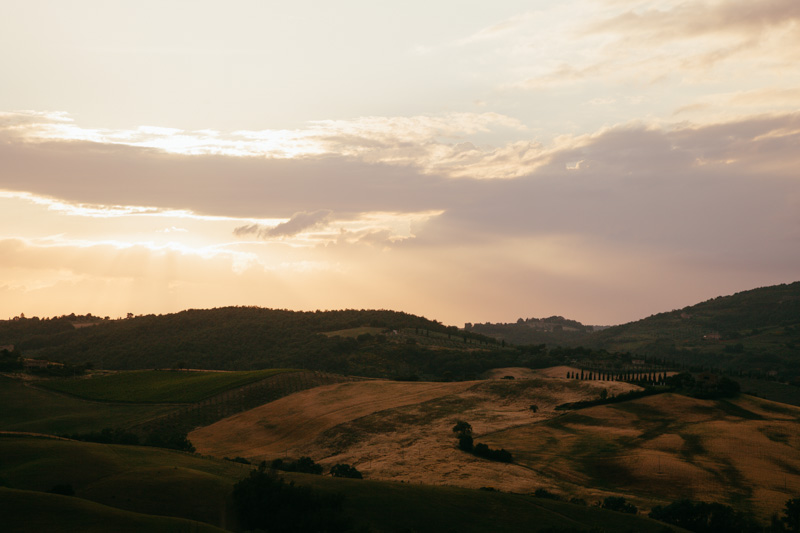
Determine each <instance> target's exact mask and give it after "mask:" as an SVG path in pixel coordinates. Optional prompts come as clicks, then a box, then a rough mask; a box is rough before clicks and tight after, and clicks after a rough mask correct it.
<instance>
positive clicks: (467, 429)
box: [453, 420, 472, 437]
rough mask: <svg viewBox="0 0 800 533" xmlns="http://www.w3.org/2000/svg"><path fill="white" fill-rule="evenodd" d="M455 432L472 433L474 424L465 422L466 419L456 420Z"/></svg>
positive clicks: (459, 433)
mask: <svg viewBox="0 0 800 533" xmlns="http://www.w3.org/2000/svg"><path fill="white" fill-rule="evenodd" d="M453 433H455V434H456V435H458V436H459V437H460V436H461V435H472V426H471V425H470V424H469V422H465V421H464V420H458V421H456V425H455V426H453Z"/></svg>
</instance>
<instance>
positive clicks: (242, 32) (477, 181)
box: [0, 0, 800, 326]
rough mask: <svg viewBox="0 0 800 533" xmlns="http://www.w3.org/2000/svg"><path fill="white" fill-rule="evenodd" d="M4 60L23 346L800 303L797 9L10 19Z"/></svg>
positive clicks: (163, 8)
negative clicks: (302, 317) (260, 314)
mask: <svg viewBox="0 0 800 533" xmlns="http://www.w3.org/2000/svg"><path fill="white" fill-rule="evenodd" d="M389 6H392V7H389ZM0 47H1V49H2V50H3V52H2V54H0V81H1V83H0V318H2V319H6V318H11V317H13V316H16V315H19V314H20V313H24V314H25V315H26V316H33V315H38V316H54V315H61V314H69V313H72V312H75V313H79V314H85V313H92V314H95V315H99V316H105V315H109V316H111V317H112V318H116V317H119V316H125V314H126V313H128V312H132V313H135V314H149V313H156V314H158V313H167V312H174V311H180V310H182V309H188V308H209V307H220V306H226V305H258V306H262V307H271V308H286V309H295V310H314V309H344V308H358V309H360V308H380V309H394V310H399V311H406V312H409V313H414V314H419V315H423V316H426V317H427V318H431V319H436V320H440V321H442V322H444V323H445V324H448V325H457V326H463V325H464V322H485V321H491V322H507V321H515V320H516V319H517V318H519V317H525V318H527V317H545V316H551V315H562V316H565V317H568V318H571V319H575V320H580V321H581V322H584V323H586V324H617V323H622V322H627V321H631V320H636V319H639V318H643V317H645V316H648V315H650V314H653V313H657V312H661V311H668V310H671V309H676V308H681V307H684V306H686V305H691V304H694V303H697V302H699V301H702V300H706V299H708V298H711V297H714V296H718V295H724V294H731V293H734V292H737V291H741V290H746V289H751V288H755V287H759V286H765V285H772V284H777V283H789V282H792V281H797V280H800V1H798V0H755V1H754V0H709V1H699V0H660V1H658V0H655V1H637V0H563V1H560V2H553V1H549V0H548V1H544V0H533V1H532V0H526V1H502V0H501V1H498V2H486V1H482V2H472V1H464V0H460V1H435V2H431V1H425V2H422V1H416V0H410V1H406V2H400V3H393V4H389V3H385V2H374V1H348V0H343V1H340V2H328V1H295V2H268V1H256V0H250V1H247V0H238V1H232V2H221V1H208V0H192V1H170V2H163V1H158V2H156V1H150V0H137V1H136V2H122V1H113V2H112V1H108V0H94V1H89V0H71V1H69V2H65V1H63V0H24V1H22V0H7V1H4V2H3V7H2V16H0Z"/></svg>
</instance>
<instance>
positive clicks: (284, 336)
mask: <svg viewBox="0 0 800 533" xmlns="http://www.w3.org/2000/svg"><path fill="white" fill-rule="evenodd" d="M90 318H91V317H75V316H67V317H57V318H53V319H39V318H21V317H19V318H17V319H15V320H8V321H2V322H0V346H3V345H14V348H15V351H16V352H18V353H20V354H22V356H23V357H25V358H36V359H45V360H49V361H59V362H64V363H71V364H84V363H87V362H88V363H90V364H91V365H92V366H94V368H96V369H116V370H133V369H144V368H175V367H181V368H205V369H217V370H251V369H260V368H305V369H313V370H321V371H326V372H336V373H339V374H357V375H364V376H374V377H397V376H411V375H416V374H422V375H423V377H424V376H435V377H440V376H441V375H442V374H443V373H445V372H450V373H451V374H453V373H455V374H458V375H463V374H465V373H473V374H474V373H479V372H482V371H484V370H486V369H487V368H493V367H495V366H498V364H500V366H502V365H503V364H505V362H507V361H506V359H508V362H514V359H513V357H512V358H510V359H509V358H508V357H506V358H503V356H502V355H503V353H504V352H505V353H506V355H513V352H514V351H513V350H505V351H504V350H502V346H501V343H498V342H497V341H496V340H495V339H491V338H489V337H486V336H483V335H479V334H474V333H468V332H463V331H459V330H457V329H456V328H455V327H446V326H443V325H442V324H441V323H439V322H436V321H433V320H428V319H426V318H423V317H419V316H415V315H410V314H407V313H401V312H395V311H358V310H344V311H316V312H297V311H286V310H275V309H262V308H257V307H226V308H219V309H208V310H188V311H183V312H180V313H175V314H167V315H147V316H137V317H131V318H128V319H120V320H101V319H95V320H96V322H95V325H93V326H91V327H75V324H76V323H77V324H88V323H91V322H90V321H89V319H90ZM445 377H446V376H445Z"/></svg>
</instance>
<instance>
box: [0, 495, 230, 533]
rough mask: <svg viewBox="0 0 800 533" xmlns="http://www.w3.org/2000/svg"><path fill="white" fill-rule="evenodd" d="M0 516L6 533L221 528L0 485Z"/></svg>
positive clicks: (202, 532) (206, 532)
mask: <svg viewBox="0 0 800 533" xmlns="http://www.w3.org/2000/svg"><path fill="white" fill-rule="evenodd" d="M43 510H44V511H43ZM0 516H2V526H3V531H5V532H6V533H15V532H20V533H23V532H24V533H27V532H29V531H59V532H62V533H71V532H75V533H107V532H108V531H115V532H117V533H127V532H130V533H138V532H141V531H148V532H153V533H162V532H163V533H168V532H169V533H182V532H185V533H213V532H215V531H217V532H219V531H223V530H221V529H218V528H216V527H213V526H210V525H208V524H202V523H198V522H193V521H189V520H184V519H180V518H170V517H162V516H149V515H145V514H140V513H133V512H130V511H123V510H120V509H115V508H113V507H107V506H105V505H100V504H97V503H94V502H90V501H87V500H83V499H81V498H73V497H69V496H59V495H56V494H45V493H41V492H32V491H25V490H13V489H7V488H2V487H0Z"/></svg>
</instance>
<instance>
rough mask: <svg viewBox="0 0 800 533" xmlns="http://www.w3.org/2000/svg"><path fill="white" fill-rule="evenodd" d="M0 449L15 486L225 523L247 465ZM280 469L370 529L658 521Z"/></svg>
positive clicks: (77, 447) (72, 447) (132, 452)
mask: <svg viewBox="0 0 800 533" xmlns="http://www.w3.org/2000/svg"><path fill="white" fill-rule="evenodd" d="M0 457H2V458H3V462H2V464H0V476H2V477H4V478H5V479H7V480H8V482H9V483H10V485H11V486H13V487H16V488H21V489H35V490H47V489H49V488H50V487H52V486H53V485H55V484H57V483H70V484H72V485H73V487H74V488H75V490H76V496H78V497H80V498H86V499H90V500H93V501H95V502H100V503H105V504H107V505H112V506H115V507H120V508H124V509H128V510H132V511H137V512H143V513H147V514H161V513H170V514H171V515H173V516H181V517H189V518H193V519H196V520H202V521H206V522H210V523H215V524H225V525H226V526H227V527H233V524H232V517H231V515H230V506H229V503H228V504H227V505H226V504H225V502H226V501H227V499H228V493H229V490H230V487H231V486H232V484H233V483H234V482H235V481H236V480H237V479H239V478H241V477H243V476H244V475H246V472H247V469H245V468H243V467H242V466H241V465H238V464H235V463H230V462H224V461H212V460H208V459H203V458H200V457H197V456H190V455H186V454H180V453H175V452H169V451H166V450H156V449H150V448H136V447H128V446H112V445H98V444H91V443H77V442H67V441H53V440H45V439H28V438H13V439H12V438H0ZM286 477H287V478H288V479H290V480H292V481H294V482H295V483H297V484H303V485H306V484H307V485H312V486H314V487H316V488H317V489H319V490H322V491H326V492H342V493H344V494H345V496H346V504H345V505H346V509H347V510H348V511H349V512H350V513H351V514H352V515H353V516H357V517H359V520H358V522H359V523H360V524H367V525H369V526H370V527H371V528H372V530H373V531H386V532H395V531H397V532H399V531H407V530H409V529H411V530H414V531H437V532H438V531H447V530H449V529H452V528H455V529H457V530H459V531H475V532H478V531H492V530H494V531H501V530H502V531H508V532H515V531H520V532H522V531H538V530H540V529H543V528H546V527H552V526H561V527H564V526H573V527H581V528H585V529H587V530H588V529H589V528H590V527H591V526H598V527H603V528H606V529H608V530H610V531H643V532H647V531H659V530H660V529H661V528H662V526H663V524H658V523H656V522H652V521H649V520H645V519H642V518H638V517H632V516H628V515H622V514H617V513H611V512H606V511H602V510H600V509H594V508H583V507H576V506H572V505H569V504H565V503H561V502H551V501H546V500H538V499H534V498H530V497H526V496H521V495H514V494H504V493H495V492H484V491H474V490H467V489H459V488H453V487H431V486H421V485H408V484H399V483H388V482H372V481H368V480H364V481H355V480H342V479H334V478H330V477H322V476H307V475H302V474H287V475H286ZM6 492H9V491H6ZM41 497H42V498H47V497H48V495H41ZM53 498H56V497H53ZM75 500H77V499H75ZM42 501H46V507H44V509H46V510H47V512H42V510H41V509H39V514H40V515H41V516H40V518H39V519H40V520H43V521H45V522H46V521H48V520H52V519H54V516H53V515H55V516H56V517H57V516H60V513H61V512H63V509H62V507H61V505H62V504H63V502H64V499H63V498H58V499H57V500H56V499H51V498H48V499H47V500H42ZM20 509H22V510H17V507H12V508H11V510H10V511H9V513H8V515H9V516H10V518H9V520H14V521H16V523H19V521H22V520H23V518H21V517H20V514H22V513H25V512H26V511H25V507H24V506H22V507H21V508H20ZM51 511H52V512H51ZM76 513H77V511H76ZM226 513H227V515H226ZM112 514H113V512H112ZM120 516H121V515H120ZM112 518H113V517H112ZM90 519H92V518H91V513H90V512H89V511H86V512H85V513H83V514H80V513H77V519H76V520H77V523H80V520H90ZM110 519H111V518H109V520H110ZM43 523H44V522H43ZM112 529H113V528H112ZM145 529H147V528H143V529H141V530H145ZM42 530H46V528H45V529H42ZM67 530H68V529H67ZM88 530H91V529H88Z"/></svg>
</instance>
